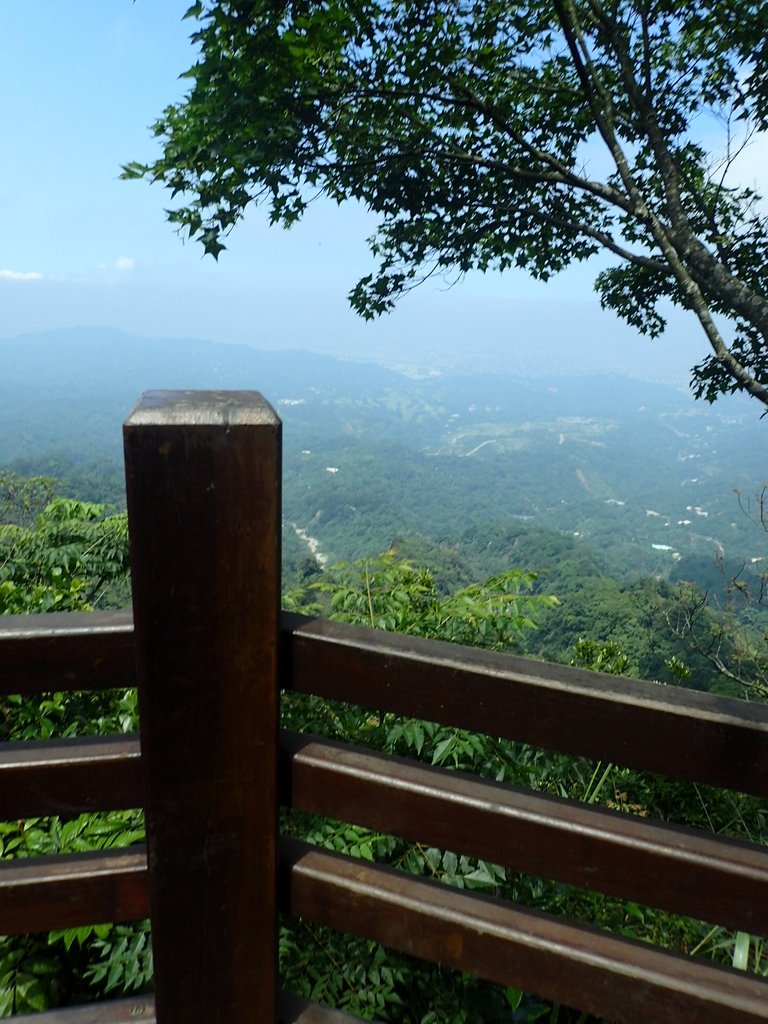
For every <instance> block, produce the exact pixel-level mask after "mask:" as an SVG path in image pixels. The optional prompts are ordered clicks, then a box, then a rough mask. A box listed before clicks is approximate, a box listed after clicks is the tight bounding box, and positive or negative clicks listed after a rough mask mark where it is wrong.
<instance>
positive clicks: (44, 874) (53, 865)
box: [0, 846, 149, 935]
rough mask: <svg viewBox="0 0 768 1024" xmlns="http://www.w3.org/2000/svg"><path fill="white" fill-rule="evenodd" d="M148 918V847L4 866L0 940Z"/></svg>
mask: <svg viewBox="0 0 768 1024" xmlns="http://www.w3.org/2000/svg"><path fill="white" fill-rule="evenodd" d="M148 914H149V900H148V888H147V859H146V853H145V851H144V848H143V847H140V846H136V847H131V848H129V849H127V850H100V851H99V852H97V853H72V854H67V855H66V856H62V857H30V858H28V859H23V860H12V861H4V862H3V863H0V935H17V934H21V933H24V932H45V931H50V930H51V929H54V928H74V927H76V926H78V925H84V924H102V923H106V922H109V921H139V920H142V919H143V918H145V917H147V916H148Z"/></svg>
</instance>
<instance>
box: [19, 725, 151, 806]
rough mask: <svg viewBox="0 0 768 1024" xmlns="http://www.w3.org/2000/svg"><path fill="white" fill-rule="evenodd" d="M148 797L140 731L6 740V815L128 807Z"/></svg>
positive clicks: (138, 803)
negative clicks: (143, 769) (143, 773)
mask: <svg viewBox="0 0 768 1024" xmlns="http://www.w3.org/2000/svg"><path fill="white" fill-rule="evenodd" d="M143 800H144V794H143V791H142V782H141V764H140V750H139V738H138V736H85V737H82V738H79V739H69V740H44V741H43V740H40V741H27V742H22V743H2V744H0V820H11V819H14V818H29V817H32V816H37V815H48V814H59V815H64V816H72V815H77V814H83V813H85V812H86V811H108V810H127V809H129V808H134V807H141V806H142V804H143Z"/></svg>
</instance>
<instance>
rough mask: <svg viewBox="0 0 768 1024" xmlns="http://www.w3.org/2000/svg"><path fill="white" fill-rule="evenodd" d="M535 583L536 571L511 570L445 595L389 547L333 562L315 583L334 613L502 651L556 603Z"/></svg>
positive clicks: (430, 577)
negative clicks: (535, 590) (373, 556)
mask: <svg viewBox="0 0 768 1024" xmlns="http://www.w3.org/2000/svg"><path fill="white" fill-rule="evenodd" d="M535 582H536V573H532V572H524V571H523V570H520V569H510V570H508V571H507V572H504V573H501V574H499V575H498V576H494V577H492V578H491V579H489V580H487V581H486V582H485V583H482V584H471V585H470V586H468V587H463V588H462V589H460V590H458V591H456V592H455V593H453V594H449V595H441V594H440V593H439V590H438V584H437V581H436V579H435V576H434V574H433V573H432V572H430V570H429V569H424V568H419V567H417V566H415V565H414V564H413V563H412V562H410V561H409V560H407V559H403V558H399V557H398V555H397V552H396V551H394V550H391V551H389V552H387V553H385V554H383V555H380V556H379V557H378V558H376V559H362V560H360V561H357V562H352V563H340V564H339V565H336V566H333V567H332V568H331V569H329V570H328V571H327V572H326V573H325V574H324V575H323V577H322V578H321V579H319V580H318V581H316V582H314V583H312V584H310V587H311V589H313V590H315V591H318V592H319V593H321V594H326V595H328V597H329V599H330V608H329V617H330V618H331V619H335V620H337V621H341V622H353V623H358V624H360V625H366V626H371V627H372V628H374V629H387V630H389V631H390V632H394V633H407V634H411V635H415V636H424V637H430V638H432V639H434V640H447V641H449V642H451V643H460V644H466V645H471V646H475V647H489V648H491V649H494V650H497V649H501V648H503V647H509V646H513V645H514V644H515V643H516V642H517V641H518V640H519V638H520V636H521V634H522V633H523V632H524V631H525V630H526V629H533V628H534V627H535V621H534V616H535V615H536V613H537V611H539V610H541V609H542V608H551V607H554V606H556V605H557V603H558V602H557V598H555V597H554V596H552V595H548V594H533V593H531V591H532V589H533V586H534V584H535Z"/></svg>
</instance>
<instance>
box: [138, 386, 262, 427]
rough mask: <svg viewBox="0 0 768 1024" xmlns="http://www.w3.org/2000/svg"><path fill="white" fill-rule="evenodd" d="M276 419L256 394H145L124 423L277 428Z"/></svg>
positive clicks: (199, 392)
mask: <svg viewBox="0 0 768 1024" xmlns="http://www.w3.org/2000/svg"><path fill="white" fill-rule="evenodd" d="M279 424H280V417H279V416H278V415H277V413H276V412H275V410H274V409H273V408H272V406H271V405H270V404H269V402H268V401H267V400H266V398H264V396H263V395H262V394H261V393H260V392H258V391H145V392H144V394H143V395H142V396H141V397H140V398H139V400H138V402H137V403H136V405H135V406H134V408H133V410H132V412H131V413H130V415H129V416H128V418H127V419H126V421H125V426H126V427H127V428H131V427H142V426H154V427H160V426H169V427H172V426H178V427H193V426H201V427H203V426H207V427H247V426H254V427H255V426H278V425H279Z"/></svg>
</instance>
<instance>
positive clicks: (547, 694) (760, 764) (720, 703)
mask: <svg viewBox="0 0 768 1024" xmlns="http://www.w3.org/2000/svg"><path fill="white" fill-rule="evenodd" d="M283 623H284V630H283V650H284V655H283V657H284V670H283V686H284V687H286V688H288V689H293V690H296V691H299V692H302V693H314V694H318V695H319V696H322V697H328V698H332V699H334V700H342V701H348V702H350V703H353V704H360V705H362V706H363V707H366V708H372V709H374V710H382V711H393V712H396V713H398V714H404V715H411V716H413V717H414V718H421V719H425V720H427V721H436V722H441V723H443V724H445V725H452V726H457V727H460V728H463V729H470V730H473V731H475V732H486V733H491V734H492V735H494V736H504V737H507V738H509V739H513V740H521V741H523V742H527V743H533V744H536V745H538V746H542V747H547V748H549V749H552V750H557V751H560V752H561V753H567V754H576V755H580V756H584V757H594V758H602V759H604V760H608V761H615V762H616V763H618V764H622V765H627V766H628V767H632V768H638V769H640V770H645V771H652V772H662V773H664V774H667V775H671V776H674V777H676V778H681V779H692V780H694V781H697V782H705V783H709V784H711V785H713V786H721V787H723V788H727V789H735V790H741V791H743V792H747V793H754V794H756V795H758V796H768V705H764V704H755V703H749V702H747V701H742V700H736V699H733V698H728V697H718V696H714V695H712V694H706V693H697V692H694V691H691V690H685V689H682V688H679V687H675V686H660V685H657V684H655V683H646V682H640V681H637V680H630V679H621V678H617V677H614V676H607V675H603V674H601V673H597V672H587V671H582V670H580V669H575V668H569V667H566V666H563V665H550V664H547V663H545V662H536V661H530V660H528V659H525V658H517V657H512V656H511V655H508V654H494V653H491V652H488V651H481V650H477V649H474V648H467V647H460V646H458V645H451V644H444V643H439V642H437V641H434V640H425V639H423V638H421V637H410V636H399V635H396V634H394V633H386V632H383V631H381V630H375V631H374V630H369V629H364V628H362V627H360V626H349V625H346V624H343V623H338V622H327V621H325V620H322V619H310V618H306V617H303V616H298V615H284V616H283Z"/></svg>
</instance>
